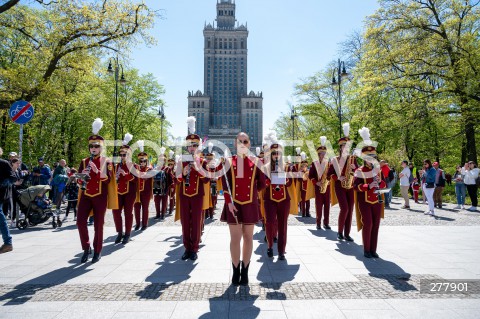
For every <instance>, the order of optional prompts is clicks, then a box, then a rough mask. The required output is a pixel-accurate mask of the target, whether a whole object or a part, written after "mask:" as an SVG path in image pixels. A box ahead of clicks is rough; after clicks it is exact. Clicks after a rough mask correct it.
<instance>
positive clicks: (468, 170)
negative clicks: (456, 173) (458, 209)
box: [462, 161, 479, 212]
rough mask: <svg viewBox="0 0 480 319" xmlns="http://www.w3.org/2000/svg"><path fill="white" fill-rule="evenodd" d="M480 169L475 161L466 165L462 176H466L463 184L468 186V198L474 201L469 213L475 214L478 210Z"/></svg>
mask: <svg viewBox="0 0 480 319" xmlns="http://www.w3.org/2000/svg"><path fill="white" fill-rule="evenodd" d="M478 173H479V169H478V168H477V165H476V164H475V162H474V161H470V162H468V163H465V166H464V167H463V168H462V175H464V179H463V182H464V183H465V185H466V186H467V191H468V196H470V199H471V201H472V207H470V208H469V209H467V210H469V211H471V212H474V211H476V210H477V205H478V197H477V191H478V187H477V178H478Z"/></svg>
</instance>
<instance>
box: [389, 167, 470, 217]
mask: <svg viewBox="0 0 480 319" xmlns="http://www.w3.org/2000/svg"><path fill="white" fill-rule="evenodd" d="M380 166H381V169H382V174H383V178H384V180H385V181H386V183H387V187H388V188H390V191H389V192H388V193H387V194H386V203H385V207H389V205H390V202H391V198H392V191H393V188H394V186H395V185H396V181H397V179H399V186H400V193H401V196H402V198H403V199H404V205H403V206H402V208H403V209H410V199H413V200H414V201H415V203H420V201H419V193H420V190H421V191H422V202H423V203H424V204H428V210H426V211H425V214H426V215H432V216H434V215H435V208H439V209H441V208H442V207H443V196H442V195H443V192H444V189H445V186H446V185H447V184H449V183H451V182H452V181H453V183H455V195H456V201H457V206H456V207H455V208H454V209H456V210H460V209H466V208H465V198H466V194H467V191H468V196H469V197H470V200H471V206H470V207H469V208H468V209H466V210H467V211H476V210H477V205H478V187H479V186H480V185H479V184H480V176H479V169H478V168H477V165H476V163H475V162H473V161H469V162H467V163H465V164H464V166H460V165H458V166H457V167H456V171H455V173H454V174H453V175H451V174H448V173H445V171H444V170H443V169H442V168H440V165H439V163H438V162H433V163H432V162H431V160H429V159H426V160H424V161H423V167H422V169H419V170H417V169H416V168H415V167H414V165H413V163H411V162H410V163H409V162H408V161H406V160H405V161H402V163H401V167H402V171H401V172H400V174H398V177H397V173H396V171H395V168H393V167H390V166H389V165H388V163H387V162H386V161H384V160H382V161H380ZM409 194H410V195H412V197H410V196H409Z"/></svg>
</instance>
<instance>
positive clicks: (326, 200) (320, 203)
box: [308, 136, 331, 229]
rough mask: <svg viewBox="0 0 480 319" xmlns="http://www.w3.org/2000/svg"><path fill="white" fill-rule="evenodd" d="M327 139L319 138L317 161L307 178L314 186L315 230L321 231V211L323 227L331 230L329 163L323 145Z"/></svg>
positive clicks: (325, 148)
mask: <svg viewBox="0 0 480 319" xmlns="http://www.w3.org/2000/svg"><path fill="white" fill-rule="evenodd" d="M326 141H327V138H326V137H325V136H320V144H321V145H320V146H319V147H318V148H317V154H318V161H314V162H313V163H312V166H311V167H310V172H309V174H308V178H309V179H310V180H311V181H312V183H313V185H314V186H315V210H316V213H317V229H321V225H322V223H321V222H322V211H323V227H325V229H331V227H330V226H329V223H330V181H329V176H328V174H327V173H328V171H329V168H330V163H329V162H328V158H327V157H326V156H325V154H326V153H327V147H326V146H325V143H326Z"/></svg>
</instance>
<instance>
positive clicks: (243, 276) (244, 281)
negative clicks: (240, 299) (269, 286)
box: [239, 261, 250, 286]
mask: <svg viewBox="0 0 480 319" xmlns="http://www.w3.org/2000/svg"><path fill="white" fill-rule="evenodd" d="M239 266H240V265H239ZM248 267H250V263H248V266H246V267H245V264H244V263H243V261H242V270H241V273H240V276H241V277H240V285H242V286H246V285H248Z"/></svg>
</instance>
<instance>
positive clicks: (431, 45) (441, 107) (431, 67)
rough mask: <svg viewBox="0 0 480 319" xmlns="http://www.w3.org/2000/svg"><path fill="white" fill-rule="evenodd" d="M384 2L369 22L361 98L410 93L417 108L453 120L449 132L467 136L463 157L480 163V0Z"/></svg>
mask: <svg viewBox="0 0 480 319" xmlns="http://www.w3.org/2000/svg"><path fill="white" fill-rule="evenodd" d="M380 4H381V8H380V9H379V10H378V11H377V12H376V13H375V14H374V15H372V16H370V17H369V18H368V19H367V30H366V33H365V51H364V54H363V57H362V59H361V62H360V64H359V71H358V74H359V77H361V81H362V88H361V89H362V94H363V95H375V94H376V93H378V92H379V91H386V90H387V91H388V90H396V91H397V93H399V94H400V95H401V94H404V93H407V94H408V95H411V96H412V97H413V100H414V101H415V102H416V103H414V105H418V104H422V103H423V104H425V105H426V106H427V108H428V110H427V113H429V114H432V113H435V114H437V115H440V117H441V119H442V120H441V121H443V122H446V123H452V122H455V125H452V126H449V127H448V128H449V129H450V130H451V129H458V130H459V131H458V133H461V134H462V135H464V137H465V144H464V145H463V147H464V156H463V157H466V158H468V159H469V160H475V161H476V158H477V148H476V142H475V141H476V136H475V129H476V127H478V117H479V115H480V108H479V106H480V73H479V70H478V65H479V62H480V50H479V27H480V25H479V23H480V14H479V7H478V4H479V2H478V1H476V2H472V1H461V0H415V1H412V0H410V1H406V0H381V1H380ZM437 123H438V122H437ZM457 124H460V125H457ZM456 133H457V132H455V133H454V134H453V135H457V134H456ZM431 134H435V132H433V131H432V132H431ZM431 137H433V138H435V136H431ZM457 147H460V145H457ZM437 153H438V152H437Z"/></svg>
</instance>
